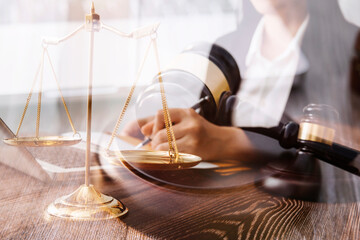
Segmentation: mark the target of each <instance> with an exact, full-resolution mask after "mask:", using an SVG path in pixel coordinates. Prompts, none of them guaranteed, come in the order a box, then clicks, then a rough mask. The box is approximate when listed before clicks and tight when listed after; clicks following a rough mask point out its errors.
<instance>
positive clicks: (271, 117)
mask: <svg viewBox="0 0 360 240" xmlns="http://www.w3.org/2000/svg"><path fill="white" fill-rule="evenodd" d="M308 22H309V17H307V18H306V19H305V21H304V22H303V23H302V25H301V26H300V28H299V29H298V31H297V33H296V35H295V37H294V38H293V39H292V40H291V42H290V43H289V45H288V46H287V48H286V50H285V51H284V52H283V53H282V54H280V55H279V56H277V57H276V58H275V59H273V60H268V59H266V58H265V57H264V56H263V55H262V53H261V44H262V42H263V32H264V19H261V21H260V22H259V24H258V26H257V28H256V30H255V33H254V35H253V38H252V41H251V44H250V47H249V51H248V53H247V56H246V71H245V74H244V76H243V80H242V82H241V86H240V89H239V92H238V93H237V97H238V101H237V103H236V105H235V108H234V114H233V119H232V120H233V123H234V125H235V126H238V127H273V126H277V125H278V123H279V121H280V119H281V117H282V115H283V112H284V109H285V106H286V103H287V100H288V97H289V94H290V90H291V87H292V84H293V80H294V76H295V75H296V74H301V73H304V72H306V71H307V69H308V67H309V66H308V61H307V60H306V58H305V56H304V55H303V53H302V52H301V49H300V46H301V41H302V38H303V35H304V33H305V30H306V27H307V25H308Z"/></svg>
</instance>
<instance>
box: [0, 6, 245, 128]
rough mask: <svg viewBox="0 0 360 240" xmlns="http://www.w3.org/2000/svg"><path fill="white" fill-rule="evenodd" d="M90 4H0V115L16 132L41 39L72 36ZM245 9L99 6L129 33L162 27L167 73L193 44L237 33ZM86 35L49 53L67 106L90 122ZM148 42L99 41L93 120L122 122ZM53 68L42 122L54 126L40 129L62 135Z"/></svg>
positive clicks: (30, 123)
mask: <svg viewBox="0 0 360 240" xmlns="http://www.w3.org/2000/svg"><path fill="white" fill-rule="evenodd" d="M90 4H91V1H89V0H71V1H70V0H62V1H55V0H16V1H6V0H0V74H1V78H0V84H1V87H0V117H1V118H3V119H4V120H5V122H7V124H9V126H10V128H11V129H14V128H16V127H17V124H18V123H19V120H20V116H21V113H22V111H23V107H24V105H25V101H26V98H27V94H28V92H29V90H30V88H31V84H32V81H33V79H34V76H35V73H36V69H37V66H38V64H39V61H40V58H41V49H42V48H41V41H42V39H43V38H44V37H51V38H53V37H55V38H56V37H63V36H65V35H67V34H69V33H70V32H72V31H74V30H75V29H76V28H77V27H78V26H80V25H81V24H83V23H84V18H85V14H87V13H88V12H89V11H90ZM241 5H242V4H241V1H238V0H222V1H218V0H191V1H190V0H176V1H169V0H153V1H146V0H118V1H112V0H103V1H95V9H96V12H97V13H98V14H99V15H100V18H101V21H102V22H103V23H105V24H107V25H110V26H112V27H115V28H117V29H119V30H121V31H124V32H130V31H132V30H134V29H135V28H137V27H140V26H144V25H148V24H153V23H156V22H160V23H161V25H160V27H159V30H158V47H159V54H160V63H161V66H162V67H165V66H166V63H167V62H169V61H170V60H171V59H172V58H173V57H174V56H176V54H178V53H179V52H181V51H182V50H183V49H185V48H186V47H187V46H188V45H189V44H191V43H194V42H198V41H207V42H214V41H215V40H216V39H217V38H218V37H220V36H222V35H224V34H226V33H228V32H231V31H233V30H234V29H235V28H236V25H237V23H238V22H239V21H240V19H241V16H242V11H241ZM88 35H89V33H88V32H86V31H82V32H80V33H79V34H77V35H76V36H75V37H73V38H71V39H70V40H68V41H66V42H64V43H62V44H60V45H58V46H49V48H48V50H49V54H50V57H51V59H52V62H53V64H54V66H55V71H56V74H57V77H58V79H59V82H60V85H61V88H62V90H63V93H64V96H65V100H67V101H68V102H71V104H69V109H70V113H71V114H72V113H75V112H76V114H78V115H83V116H84V117H85V114H86V111H85V110H86V106H85V105H84V104H85V101H86V99H85V97H86V87H87V81H88V78H87V77H88V54H89V53H88V48H89V44H88V42H89V38H88ZM148 43H149V38H145V39H140V40H133V39H123V38H120V37H119V36H117V35H114V34H113V33H110V32H108V31H106V30H102V31H100V32H99V33H97V34H96V35H95V53H94V57H95V60H94V83H93V84H94V87H95V89H94V94H95V98H94V108H95V109H94V112H95V114H96V115H95V116H94V118H96V116H100V118H103V116H104V114H105V115H106V116H108V117H107V118H106V119H115V118H116V117H117V115H118V113H119V111H120V109H121V107H122V104H123V102H124V97H125V96H127V94H128V90H129V86H131V84H132V82H133V80H134V76H135V74H136V71H137V68H138V66H139V63H140V61H141V59H142V57H143V54H144V50H145V47H146V46H147V45H148ZM154 60H155V59H154V55H153V52H151V53H150V55H149V57H148V61H147V63H146V64H145V68H144V71H143V74H142V76H141V79H140V81H139V85H140V87H139V89H141V86H145V85H147V84H149V83H150V82H151V80H152V78H153V76H154V75H155V74H156V65H155V61H154ZM50 70H51V69H50V66H49V64H48V62H46V61H45V69H44V81H43V90H44V94H43V100H42V101H43V108H42V114H44V115H42V116H49V117H50V116H51V119H52V120H51V123H50V122H49V121H48V120H45V121H43V122H42V123H41V126H42V127H41V128H42V129H46V131H49V132H62V131H64V130H63V127H61V126H62V125H64V124H62V123H63V121H66V116H65V114H64V111H63V107H62V104H61V103H60V101H59V94H58V92H57V89H56V83H55V81H54V79H53V77H52V75H51V72H50ZM36 91H37V90H36ZM135 97H136V96H135ZM110 99H111V101H110ZM36 100H37V96H33V99H32V101H31V104H30V107H29V111H28V114H27V117H26V118H25V123H24V127H23V128H24V132H28V131H30V132H32V131H33V129H34V126H35V125H34V124H35V116H36V115H35V114H36ZM97 107H98V108H97ZM96 111H98V112H96ZM63 117H65V118H63ZM49 119H50V118H49ZM82 119H83V117H81V118H79V119H78V120H77V119H76V118H75V120H74V121H75V124H77V125H80V126H84V121H82ZM79 121H80V122H79ZM99 121H100V122H101V124H100V123H99V125H104V121H103V120H99ZM65 124H66V127H68V125H67V123H66V122H65ZM98 128H99V129H100V128H101V126H99V127H98ZM95 129H96V120H95ZM69 130H70V129H69Z"/></svg>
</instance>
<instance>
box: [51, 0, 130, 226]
mask: <svg viewBox="0 0 360 240" xmlns="http://www.w3.org/2000/svg"><path fill="white" fill-rule="evenodd" d="M85 28H86V30H87V31H89V32H90V56H89V86H88V97H87V120H86V154H85V184H84V185H81V186H80V187H79V188H78V189H77V190H75V192H73V193H71V194H69V195H67V196H63V197H60V198H58V199H56V200H55V201H54V202H53V203H51V204H50V205H49V206H48V208H47V213H49V214H50V215H51V216H56V217H61V218H68V219H81V220H99V219H111V218H116V217H119V216H122V215H124V214H126V213H127V212H128V209H127V208H126V207H125V206H124V205H123V204H122V203H121V202H120V201H118V200H116V199H115V198H113V197H111V196H107V195H104V194H102V193H100V192H99V191H97V190H96V189H95V187H94V186H93V185H91V184H90V160H91V159H90V154H91V115H92V82H93V52H94V32H95V31H97V32H98V31H99V30H100V29H101V23H100V16H99V15H98V14H96V13H95V8H94V3H92V5H91V13H90V14H88V15H86V23H85Z"/></svg>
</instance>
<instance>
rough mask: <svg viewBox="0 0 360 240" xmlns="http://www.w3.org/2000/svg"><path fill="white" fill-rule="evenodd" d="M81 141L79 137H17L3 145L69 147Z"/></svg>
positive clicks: (5, 141)
mask: <svg viewBox="0 0 360 240" xmlns="http://www.w3.org/2000/svg"><path fill="white" fill-rule="evenodd" d="M80 141H81V137H80V136H74V137H73V136H44V137H18V138H7V139H4V143H6V144H8V145H12V146H24V147H55V146H70V145H74V144H77V143H79V142H80Z"/></svg>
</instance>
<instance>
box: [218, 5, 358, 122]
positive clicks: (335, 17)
mask: <svg viewBox="0 0 360 240" xmlns="http://www.w3.org/2000/svg"><path fill="white" fill-rule="evenodd" d="M243 7H244V11H243V12H244V17H243V21H242V22H241V23H240V25H239V26H238V28H237V29H236V31H235V32H232V33H230V34H228V35H225V36H223V37H221V38H220V39H218V40H217V42H216V43H217V44H218V45H220V46H222V47H224V48H225V49H227V50H228V51H229V52H230V53H231V54H232V55H233V57H234V58H235V59H236V61H237V63H238V66H239V69H240V74H241V72H242V71H244V69H245V58H246V55H247V52H248V49H249V45H250V42H251V39H252V37H253V34H254V31H255V29H256V27H257V25H258V22H259V20H260V19H261V15H260V14H259V13H257V12H256V11H255V9H254V7H253V6H252V4H251V3H250V2H249V0H244V3H243ZM308 10H309V15H310V20H309V24H308V27H307V29H306V31H305V34H304V38H303V41H302V47H301V48H302V51H303V53H304V55H305V56H306V58H307V60H308V61H309V66H310V68H309V70H308V72H307V73H306V74H305V75H303V76H296V77H295V79H294V83H296V85H294V86H293V88H292V91H291V94H290V97H289V99H288V102H287V106H286V109H285V114H286V115H287V116H288V117H290V118H291V119H294V120H296V121H299V119H300V118H301V116H302V115H303V113H302V110H303V108H304V107H305V106H306V105H307V104H309V103H319V104H320V103H322V104H328V105H331V106H333V107H334V108H335V109H337V110H338V111H339V115H340V116H341V119H340V122H341V123H343V124H347V125H352V123H353V121H352V120H353V119H352V116H353V114H352V113H353V112H354V110H355V109H354V108H353V106H352V105H351V92H350V90H349V64H350V60H351V57H352V56H353V55H354V50H353V46H354V45H353V44H354V40H355V37H356V33H357V31H358V29H357V28H356V27H355V26H353V25H351V24H349V23H348V22H346V21H345V19H344V17H343V16H342V14H341V12H340V9H339V6H338V3H337V0H316V1H312V0H309V1H308ZM240 89H241V85H240Z"/></svg>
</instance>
